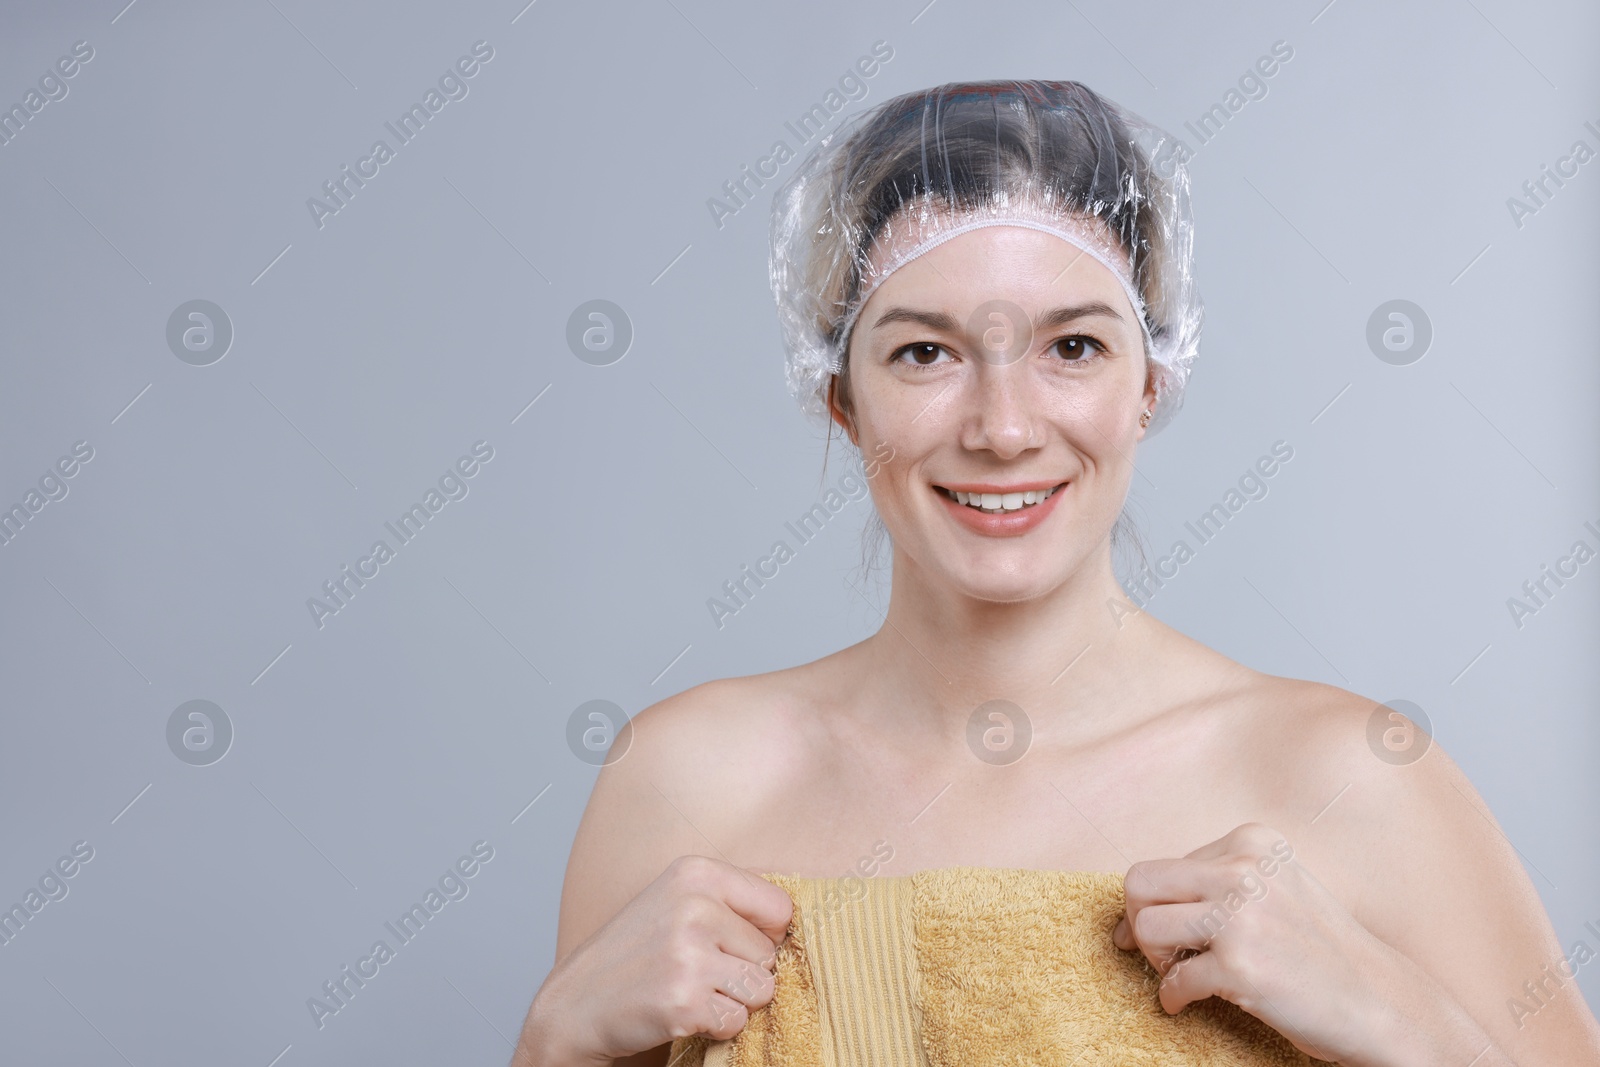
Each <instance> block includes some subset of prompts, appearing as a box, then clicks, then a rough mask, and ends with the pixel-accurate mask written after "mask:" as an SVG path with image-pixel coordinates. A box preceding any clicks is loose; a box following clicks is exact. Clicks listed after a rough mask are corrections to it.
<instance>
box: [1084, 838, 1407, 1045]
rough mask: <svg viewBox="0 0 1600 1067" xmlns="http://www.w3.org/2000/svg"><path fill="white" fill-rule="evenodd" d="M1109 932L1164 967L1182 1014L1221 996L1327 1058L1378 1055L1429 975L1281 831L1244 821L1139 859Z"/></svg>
mask: <svg viewBox="0 0 1600 1067" xmlns="http://www.w3.org/2000/svg"><path fill="white" fill-rule="evenodd" d="M1123 885H1124V893H1125V895H1126V898H1127V914H1126V915H1125V916H1124V917H1123V918H1122V919H1121V921H1119V922H1118V923H1117V926H1116V928H1115V929H1114V930H1113V931H1112V935H1111V936H1112V941H1113V942H1114V943H1115V944H1116V946H1117V947H1118V948H1121V949H1138V950H1139V951H1141V952H1143V953H1144V955H1145V957H1146V958H1147V959H1148V960H1149V961H1150V963H1151V965H1152V966H1154V967H1155V969H1156V971H1157V972H1158V973H1159V974H1161V975H1162V980H1161V987H1160V998H1161V1006H1162V1008H1163V1009H1164V1010H1166V1011H1167V1012H1168V1013H1169V1014H1176V1013H1177V1012H1178V1011H1180V1010H1182V1009H1183V1007H1184V1006H1185V1005H1187V1004H1190V1003H1192V1002H1194V1001H1196V1000H1204V999H1205V998H1206V997H1209V996H1213V995H1214V996H1218V997H1221V998H1222V999H1224V1000H1229V1001H1232V1002H1233V1003H1234V1004H1237V1005H1238V1006H1239V1007H1241V1008H1243V1009H1244V1010H1245V1011H1247V1012H1249V1013H1250V1014H1251V1015H1254V1016H1256V1017H1257V1018H1258V1019H1260V1020H1262V1021H1263V1022H1265V1023H1266V1024H1267V1025H1268V1026H1271V1027H1272V1028H1273V1029H1274V1030H1277V1031H1278V1032H1279V1033H1281V1034H1282V1035H1283V1036H1284V1037H1286V1038H1288V1039H1289V1041H1291V1042H1292V1043H1293V1044H1294V1046H1295V1047H1296V1048H1298V1049H1299V1050H1300V1051H1302V1052H1304V1053H1306V1054H1307V1055H1309V1056H1312V1057H1314V1058H1316V1059H1320V1060H1328V1061H1335V1062H1339V1063H1350V1064H1357V1063H1376V1062H1379V1061H1378V1059H1377V1057H1376V1050H1378V1049H1381V1048H1383V1047H1384V1042H1385V1041H1386V1040H1387V1038H1388V1034H1387V1033H1386V1032H1385V1030H1384V1028H1385V1027H1386V1026H1388V1025H1389V1024H1390V1021H1391V1019H1392V1015H1393V1013H1392V1011H1391V1010H1390V1005H1391V1004H1393V1003H1394V1001H1393V1000H1391V999H1389V997H1390V995H1391V994H1393V993H1398V992H1399V991H1400V990H1402V989H1405V988H1408V987H1409V988H1412V989H1415V986H1416V983H1417V981H1418V976H1419V975H1420V974H1421V973H1422V972H1421V971H1420V970H1419V969H1418V968H1417V966H1416V964H1414V963H1412V962H1411V961H1410V960H1409V959H1407V958H1406V957H1405V956H1403V955H1402V954H1401V953H1399V952H1397V951H1396V950H1394V949H1393V948H1391V947H1389V946H1388V945H1386V944H1384V943H1383V942H1382V941H1380V940H1379V939H1378V938H1376V937H1374V936H1373V935H1372V934H1371V933H1369V932H1368V931H1367V929H1366V928H1365V927H1364V926H1362V925H1361V924H1360V923H1359V922H1358V921H1357V920H1356V918H1355V916H1353V915H1351V914H1350V912H1349V911H1348V910H1346V908H1345V907H1344V906H1343V905H1342V904H1341V903H1340V902H1339V901H1338V900H1337V899H1335V898H1334V896H1333V894H1332V893H1330V892H1328V890H1327V889H1326V888H1325V887H1324V886H1323V885H1322V883H1321V882H1319V881H1318V880H1317V879H1316V878H1315V877H1314V876H1313V875H1312V874H1311V872H1310V871H1308V870H1306V869H1305V867H1303V866H1302V865H1301V864H1300V863H1299V861H1298V860H1296V859H1295V858H1294V849H1293V847H1292V846H1291V845H1290V844H1289V842H1288V840H1287V839H1286V838H1285V837H1284V835H1283V834H1281V833H1278V832H1277V831H1275V830H1273V829H1272V828H1271V827H1268V826H1265V825H1263V824H1261V823H1245V824H1243V825H1241V826H1238V827H1236V828H1235V829H1233V830H1232V831H1230V832H1229V833H1228V834H1226V835H1225V836H1223V837H1221V838H1218V839H1217V840H1216V841H1213V842H1211V843H1210V844H1208V845H1204V846H1202V847H1200V848H1197V849H1195V850H1194V851H1193V852H1191V853H1189V854H1188V855H1187V856H1185V857H1184V858H1182V859H1168V860H1146V861H1143V862H1140V863H1135V864H1133V866H1132V867H1130V868H1129V869H1128V873H1127V877H1126V879H1125V880H1124V883H1123Z"/></svg>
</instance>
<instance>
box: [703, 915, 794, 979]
mask: <svg viewBox="0 0 1600 1067" xmlns="http://www.w3.org/2000/svg"><path fill="white" fill-rule="evenodd" d="M711 907H713V908H714V909H715V914H714V918H713V922H712V927H711V941H712V943H713V944H714V945H716V947H717V948H718V949H720V950H721V951H722V952H724V953H725V954H727V955H728V956H729V957H730V958H732V959H735V960H738V961H739V962H740V963H746V964H748V965H749V966H751V967H754V968H756V969H758V970H761V971H763V972H764V973H766V974H767V975H769V976H770V975H771V973H772V972H773V971H774V970H776V969H777V966H778V949H777V946H775V945H774V944H773V943H772V938H770V937H769V936H767V934H766V932H765V931H763V930H760V929H758V928H757V927H755V926H753V925H751V924H750V923H749V922H747V921H746V920H745V919H743V918H742V917H741V916H739V915H738V914H736V913H735V912H734V911H733V910H732V909H730V908H728V907H726V906H723V905H718V904H716V903H715V902H713V903H712V904H711Z"/></svg>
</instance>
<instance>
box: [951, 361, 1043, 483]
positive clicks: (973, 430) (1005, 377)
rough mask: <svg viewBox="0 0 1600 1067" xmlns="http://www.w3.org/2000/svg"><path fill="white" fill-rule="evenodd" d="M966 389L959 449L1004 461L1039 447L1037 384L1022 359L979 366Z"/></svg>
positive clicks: (1041, 431)
mask: <svg viewBox="0 0 1600 1067" xmlns="http://www.w3.org/2000/svg"><path fill="white" fill-rule="evenodd" d="M970 386H971V388H970V389H969V390H968V392H969V395H968V396H967V398H966V404H967V406H968V411H967V413H966V417H965V419H963V423H962V435H961V436H962V440H961V444H962V446H963V447H965V448H967V449H970V450H972V451H987V452H992V453H994V454H995V455H996V456H998V457H999V458H1000V459H1007V460H1009V459H1015V458H1016V457H1017V456H1019V455H1021V454H1022V453H1023V452H1026V451H1027V450H1029V449H1032V448H1040V447H1043V445H1044V426H1043V420H1042V418H1041V415H1040V410H1039V397H1038V396H1037V388H1036V387H1037V383H1036V382H1034V381H1033V378H1032V376H1031V375H1030V374H1029V373H1028V369H1027V366H1026V361H1025V360H1019V361H1017V362H1015V363H1009V364H997V363H979V364H978V370H977V373H976V374H975V375H974V376H973V379H972V381H971V383H970Z"/></svg>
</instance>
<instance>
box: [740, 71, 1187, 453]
mask: <svg viewBox="0 0 1600 1067" xmlns="http://www.w3.org/2000/svg"><path fill="white" fill-rule="evenodd" d="M1188 154H1189V153H1188V148H1187V146H1186V145H1184V143H1183V142H1182V141H1181V140H1179V139H1177V138H1175V137H1173V136H1171V135H1170V134H1167V133H1165V132H1163V131H1162V130H1160V129H1159V128H1157V127H1155V126H1152V125H1151V124H1149V123H1147V122H1145V121H1144V120H1142V119H1140V118H1138V117H1137V116H1135V115H1134V114H1132V113H1131V112H1129V111H1127V110H1126V109H1124V108H1122V107H1120V106H1119V105H1117V104H1115V103H1113V102H1112V101H1110V100H1107V99H1105V98H1104V97H1102V96H1100V95H1099V94H1098V93H1096V92H1095V91H1094V90H1092V89H1090V88H1088V87H1087V86H1085V85H1082V84H1080V83H1078V82H1072V81H983V82H954V83H950V84H947V85H941V86H938V87H936V88H933V89H926V90H922V91H919V92H913V93H906V94H903V95H901V96H897V97H894V98H893V99H890V100H886V101H884V102H883V103H881V104H879V105H877V106H876V107H873V108H869V109H867V110H866V111H863V112H860V113H858V114H856V115H853V116H851V117H850V118H849V119H848V120H846V121H845V122H844V123H843V124H841V125H840V127H839V128H838V129H836V130H835V131H834V132H833V133H831V134H829V135H828V136H827V137H826V138H824V139H823V140H822V141H820V142H819V143H818V144H817V146H816V148H814V149H813V150H812V152H811V154H810V155H809V156H807V157H806V159H805V160H804V161H803V162H802V163H801V164H800V166H799V168H798V169H797V170H796V172H795V174H794V176H793V177H791V178H790V179H789V181H788V182H786V183H785V184H784V185H783V187H782V188H780V189H779V190H778V192H777V194H776V196H775V197H774V200H773V205H772V222H771V241H772V243H771V253H770V260H769V271H770V274H771V281H772V292H773V296H774V298H775V299H776V300H777V304H778V320H779V325H780V328H781V330H782V334H783V341H784V347H785V349H786V350H787V359H788V364H787V368H786V375H785V376H786V379H787V383H788V388H789V392H790V393H791V394H792V395H793V396H794V397H795V399H797V400H798V401H799V402H800V404H801V406H802V407H803V408H804V409H805V410H806V412H807V413H809V414H812V415H816V416H820V417H822V418H826V417H827V394H828V381H829V377H830V376H831V375H833V374H840V373H842V372H843V369H844V365H845V356H846V354H847V353H848V351H849V345H850V336H851V332H852V330H853V328H854V326H855V321H856V317H857V315H859V314H860V311H861V308H862V306H863V305H865V304H866V302H867V298H868V297H870V296H871V295H872V293H873V291H874V290H875V289H876V288H877V287H878V285H880V284H881V283H882V282H883V280H884V279H885V278H887V277H888V276H889V275H890V274H892V273H893V272H894V271H895V270H897V269H899V268H900V267H902V266H904V265H905V264H906V263H908V262H910V261H911V260H912V259H914V258H916V257H917V256H919V255H921V254H922V253H924V252H926V251H928V250H929V249H930V248H933V247H934V246H936V245H938V244H940V243H941V242H943V241H947V240H949V239H950V238H952V237H955V236H957V235H958V234H961V233H966V232H967V231H969V230H972V229H975V228H977V227H979V226H997V225H1009V226H1027V227H1030V228H1032V229H1036V230H1042V231H1045V232H1048V233H1053V234H1055V235H1057V236H1059V237H1061V238H1062V239H1063V240H1066V241H1068V242H1069V243H1071V244H1073V245H1075V246H1076V247H1078V248H1080V249H1082V250H1083V252H1084V253H1086V254H1088V255H1090V256H1093V257H1094V258H1095V259H1096V260H1098V261H1099V262H1100V263H1102V264H1103V265H1104V266H1105V267H1106V268H1107V269H1109V270H1110V271H1111V272H1112V273H1113V274H1114V275H1116V277H1117V278H1118V280H1119V281H1121V282H1122V285H1123V289H1124V290H1125V291H1126V293H1127V295H1128V301H1129V303H1130V304H1131V305H1132V307H1133V309H1134V311H1135V312H1136V313H1137V315H1138V317H1139V321H1140V325H1141V328H1142V330H1143V333H1144V345H1145V355H1146V357H1147V358H1148V359H1149V360H1150V369H1151V372H1152V374H1153V375H1154V379H1155V388H1156V402H1155V409H1154V412H1153V413H1152V416H1151V420H1150V425H1149V426H1148V428H1147V430H1146V433H1147V434H1149V433H1155V432H1156V431H1158V430H1159V429H1160V428H1161V427H1163V426H1165V425H1166V423H1167V422H1168V421H1170V420H1171V418H1172V416H1173V415H1174V414H1176V413H1177V411H1178V408H1179V407H1180V406H1181V404H1182V402H1183V390H1184V385H1185V384H1186V383H1187V381H1188V378H1189V371H1190V368H1191V367H1192V366H1193V364H1194V361H1195V358H1196V356H1197V355H1198V354H1199V345H1200V325H1201V320H1202V318H1203V311H1202V307H1201V303H1200V300H1199V297H1198V296H1197V294H1196V293H1195V285H1194V262H1193V251H1194V221H1193V217H1192V214H1191V211H1190V206H1189V174H1188V170H1187V168H1186V166H1185V163H1186V161H1187V159H1188Z"/></svg>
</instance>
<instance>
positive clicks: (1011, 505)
mask: <svg viewBox="0 0 1600 1067" xmlns="http://www.w3.org/2000/svg"><path fill="white" fill-rule="evenodd" d="M1066 484H1067V483H1066V482H1062V483H1061V485H1057V486H1052V487H1051V488H1049V489H1038V490H1033V489H1030V490H1028V491H1027V492H1025V493H962V492H957V491H954V490H950V489H946V488H945V487H944V486H942V485H936V486H934V488H935V489H937V490H938V491H939V492H940V493H943V494H944V495H945V496H946V497H948V498H949V499H951V500H954V501H955V502H956V503H957V504H965V505H966V506H967V507H969V508H972V509H973V510H974V511H981V512H983V513H984V514H985V515H1003V514H1005V513H1007V512H1011V511H1024V510H1026V509H1028V508H1031V507H1033V506H1035V505H1037V504H1042V503H1044V502H1045V501H1046V500H1048V499H1050V497H1052V496H1054V495H1055V494H1056V492H1058V491H1059V490H1060V489H1061V487H1062V486H1064V485H1066Z"/></svg>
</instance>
